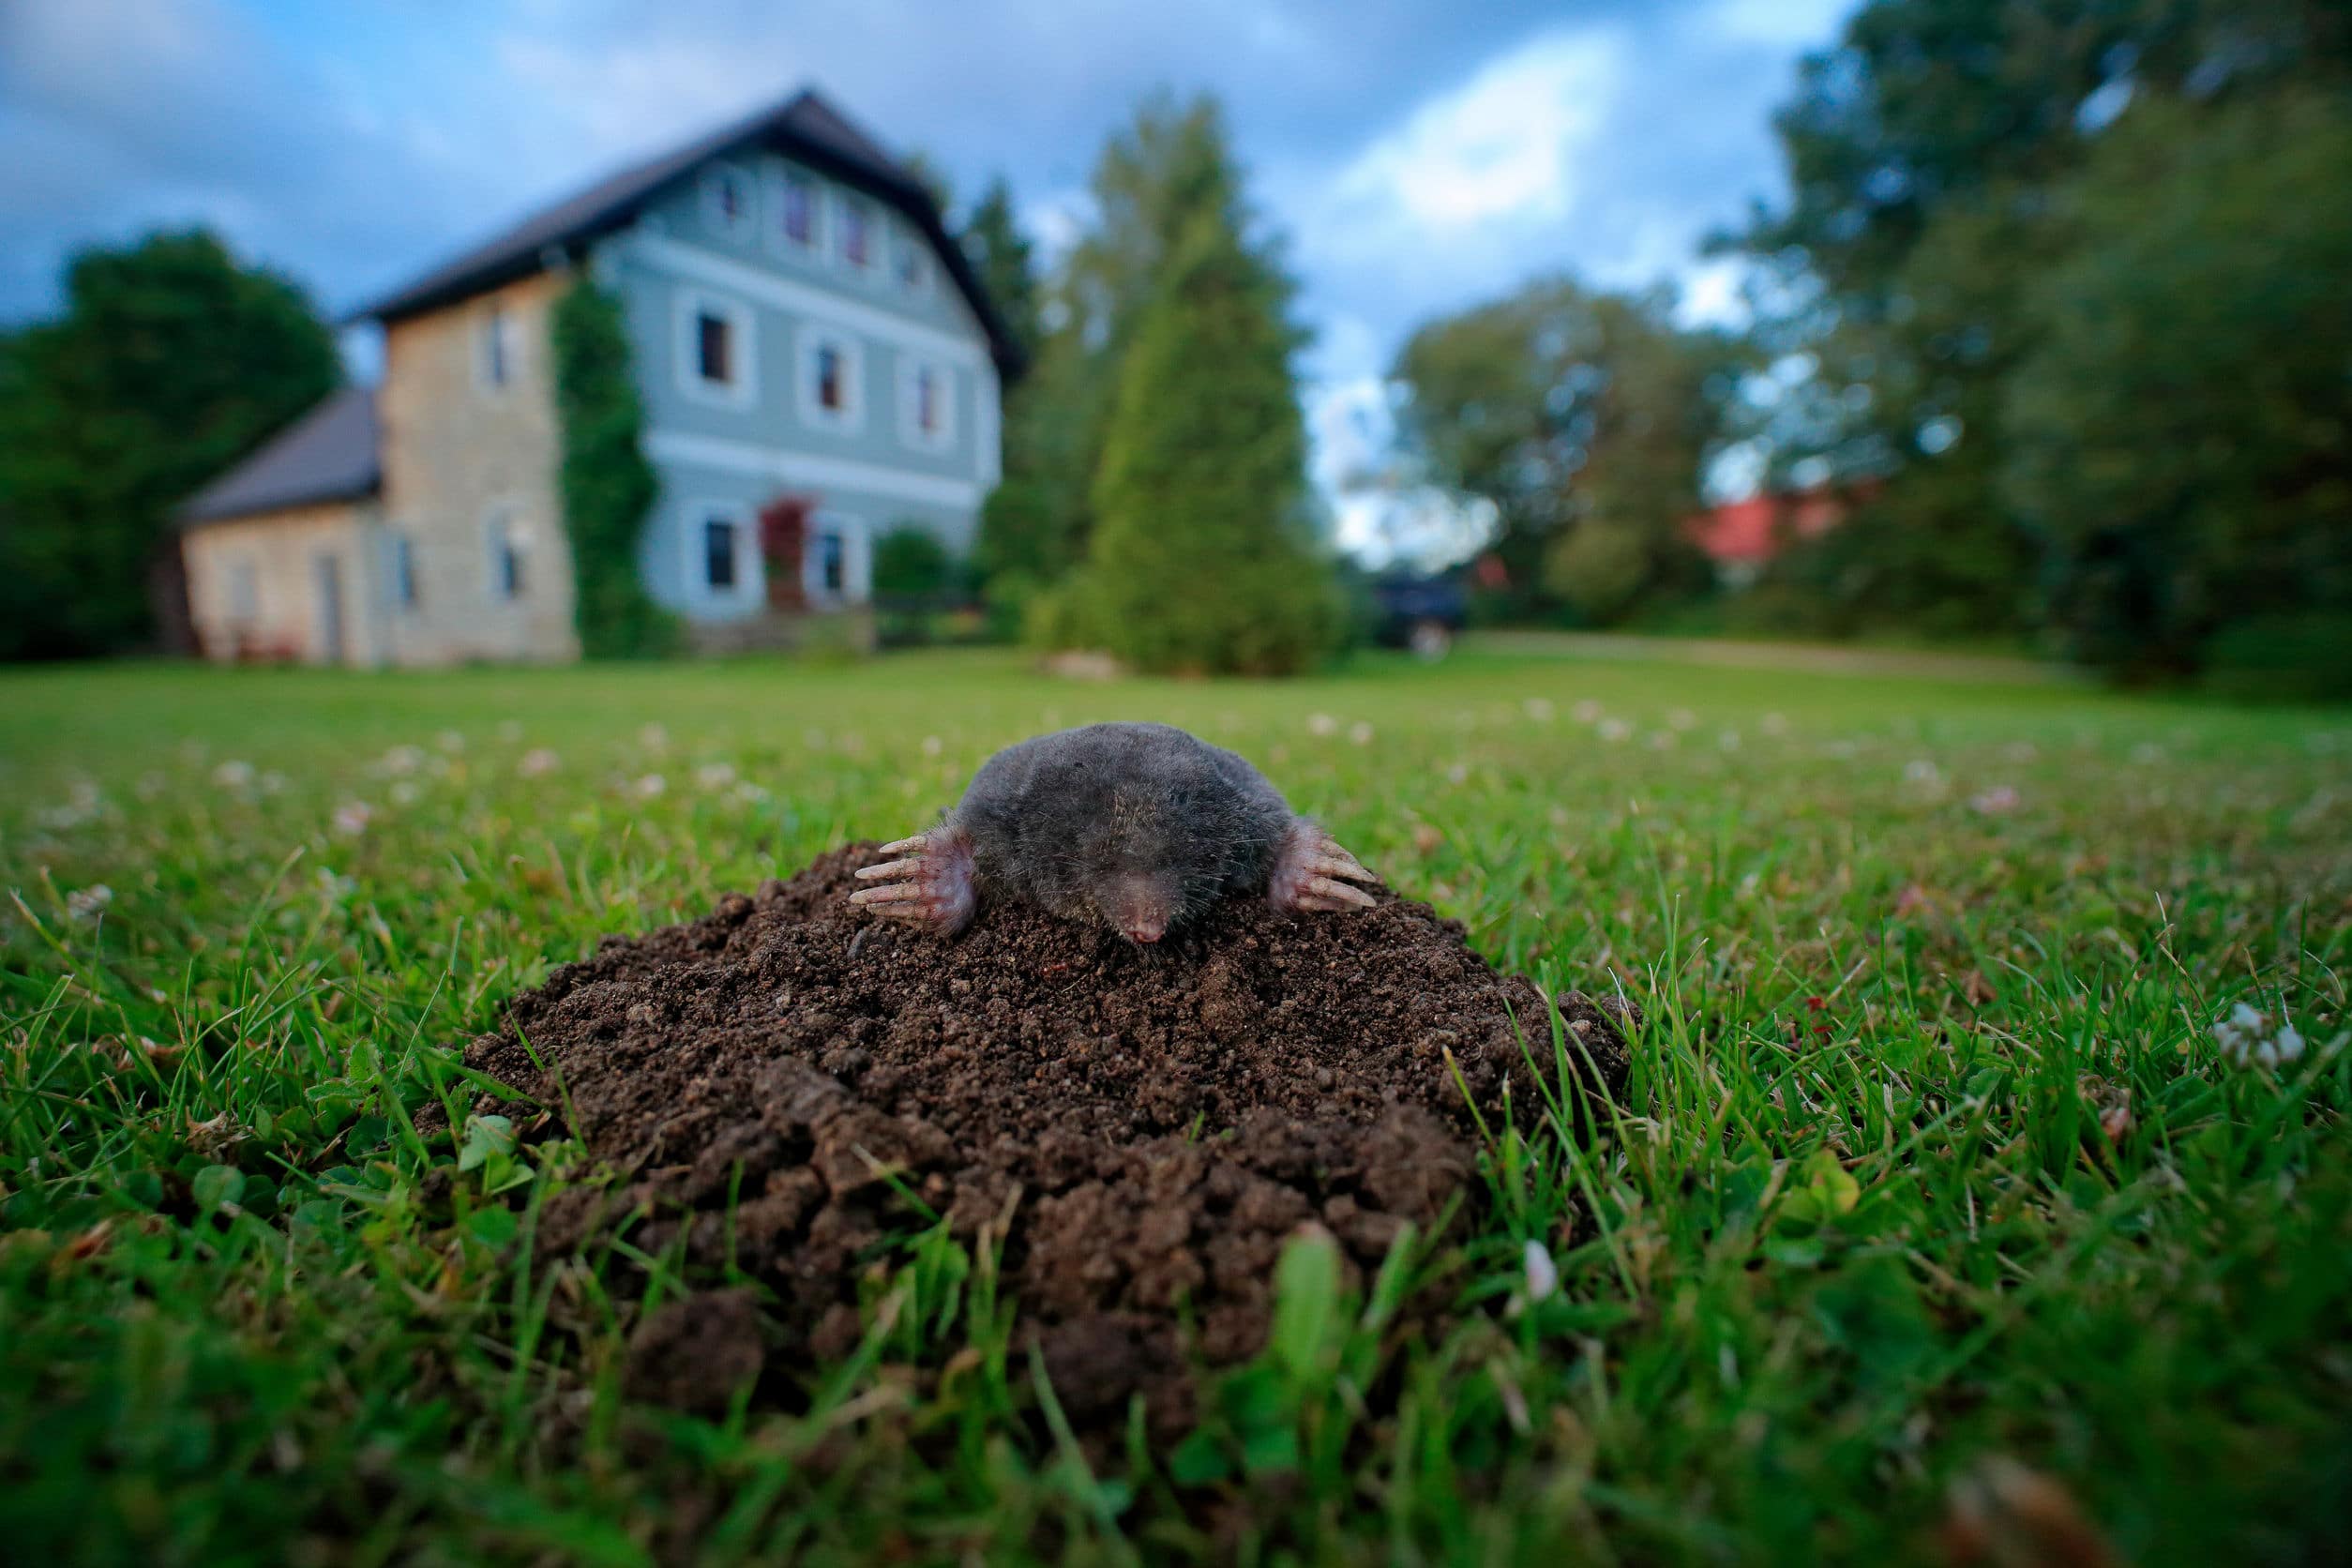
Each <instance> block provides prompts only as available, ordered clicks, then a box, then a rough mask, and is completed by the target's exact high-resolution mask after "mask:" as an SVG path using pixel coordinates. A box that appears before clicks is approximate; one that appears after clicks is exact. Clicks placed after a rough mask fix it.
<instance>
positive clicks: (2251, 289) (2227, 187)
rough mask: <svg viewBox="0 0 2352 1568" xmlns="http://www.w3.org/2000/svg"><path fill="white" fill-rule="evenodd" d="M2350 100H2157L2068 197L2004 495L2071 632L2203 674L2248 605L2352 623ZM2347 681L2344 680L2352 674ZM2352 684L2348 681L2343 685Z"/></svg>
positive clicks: (2113, 656) (2095, 658) (2132, 662)
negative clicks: (2034, 546) (2045, 567)
mask: <svg viewBox="0 0 2352 1568" xmlns="http://www.w3.org/2000/svg"><path fill="white" fill-rule="evenodd" d="M2347 169H2352V108H2347V106H2346V103H2345V100H2344V98H2343V97H2342V96H2341V95H2338V94H2333V93H2320V92H2309V91H2291V92H2286V93H2282V94H2276V95H2272V96H2269V97H2268V98H2260V99H2253V100H2249V101H2245V102H2242V103H2238V104H2232V105H2228V106H2225V107H2223V108H2220V109H2208V108H2205V107H2203V106H2197V105H2189V104H2183V103H2179V102H2175V101H2153V102H2148V103H2146V104H2143V105H2140V106H2138V107H2135V108H2134V109H2133V112H2132V113H2131V114H2130V115H2129V116H2127V117H2126V119H2125V120H2124V121H2122V122H2121V123H2119V124H2118V126H2117V127H2116V128H2115V129H2114V130H2113V131H2112V132H2111V133H2110V134H2109V135H2108V136H2107V137H2106V138H2104V139H2103V143H2102V144H2101V146H2100V147H2099V148H2098V150H2097V152H2096V153H2095V154H2094V156H2093V157H2092V158H2091V159H2090V161H2089V164H2088V167H2087V168H2086V169H2085V170H2084V171H2083V173H2082V174H2081V175H2080V177H2079V178H2077V179H2076V180H2074V181H2073V182H2072V183H2071V184H2070V185H2069V186H2068V187H2067V188H2065V190H2064V191H2063V193H2062V195H2061V197H2060V199H2059V201H2058V215H2057V217H2058V221H2059V222H2061V223H2063V224H2064V225H2065V226H2066V227H2067V229H2068V230H2069V232H2070V235H2071V244H2070V247H2069V249H2068V252H2067V255H2066V258H2065V260H2064V262H2063V263H2062V264H2060V265H2058V266H2057V267H2055V268H2053V269H2051V270H2050V271H2049V272H2048V273H2047V274H2045V275H2044V276H2043V277H2042V278H2041V279H2037V280H2036V281H2035V283H2034V285H2033V287H2032V288H2031V289H2030V290H2028V294H2027V297H2026V306H2027V309H2028V315H2029V318H2030V320H2031V321H2032V322H2033V324H2034V325H2035V327H2036V331H2037V337H2038V340H2037V344H2036V347H2035V348H2034V349H2033V351H2032V352H2031V353H2030V354H2028V355H2027V356H2026V357H2025V359H2024V361H2023V362H2022V363H2021V364H2020V365H2019V367H2018V368H2017V370H2016V372H2015V373H2014V374H2013V376H2012V377H2011V378H2010V379H2009V382H2008V384H2007V385H2006V387H2005V398H2004V403H2003V418H2004V423H2005V426H2006V428H2007V429H2008V430H2009V432H2010V442H2009V449H2008V453H2007V460H2006V463H2005V466H2004V468H2003V471H2002V479H2003V485H2004V493H2005V495H2006V497H2007V498H2008V500H2009V501H2010V502H2011V503H2012V504H2013V505H2014V506H2015V508H2016V510H2017V512H2018V513H2019V515H2020V516H2022V517H2024V518H2026V519H2027V520H2029V521H2030V522H2031V524H2032V525H2033V526H2034V528H2035V529H2036V531H2037V532H2038V534H2039V535H2041V536H2042V537H2043V539H2045V540H2046V541H2047V542H2048V545H2049V558H2050V562H2051V576H2052V597H2051V604H2050V613H2051V618H2052V621H2053V624H2054V625H2055V626H2056V627H2057V628H2058V630H2059V631H2060V632H2061V634H2062V635H2063V636H2064V638H2065V639H2066V641H2067V643H2068V645H2069V647H2070V648H2071V650H2072V651H2073V652H2074V653H2075V654H2076V655H2077V656H2080V657H2083V658H2085V659H2088V660H2089V661H2090V662H2094V663H2099V664H2104V665H2110V666H2115V667H2118V668H2120V669H2123V670H2125V671H2131V672H2140V673H2166V672H2179V671H2190V670H2194V669H2195V668H2197V667H2198V666H2200V665H2201V664H2203V663H2204V662H2205V661H2206V658H2207V655H2208V651H2209V650H2208V644H2209V641H2210V640H2211V639H2212V638H2213V637H2214V636H2215V635H2216V634H2217V633H2219V632H2221V631H2222V630H2223V629H2224V628H2225V627H2227V626H2232V625H2233V624H2237V623H2242V622H2246V621H2249V620H2251V619H2254V618H2255V617H2257V616H2263V617H2276V618H2286V619H2297V620H2304V621H2311V622H2314V623H2316V622H2320V621H2324V620H2326V619H2327V618H2330V617H2332V618H2335V619H2336V623H2337V626H2338V630H2337V631H2336V632H2335V633H2334V634H2333V641H2332V645H2333V646H2334V647H2335V648H2336V649H2337V650H2338V651H2339V652H2340V651H2341V649H2342V648H2343V646H2344V642H2345V641H2346V639H2345V638H2344V633H2343V629H2342V628H2343V626H2344V618H2347V617H2352V526H2348V524H2352V374H2347V361H2346V357H2345V355H2346V349H2345V345H2346V344H2352V290H2347V288H2346V284H2345V280H2346V279H2352V206H2347V205H2346V204H2345V203H2344V202H2343V201H2341V200H2336V199H2331V196H2329V195H2321V194H2320V193H2332V192H2335V191H2336V190H2338V189H2339V188H2340V187H2341V185H2342V183H2343V178H2344V171H2345V170H2347ZM2342 682H2343V685H2344V686H2352V675H2343V676H2342ZM2340 689H2342V687H2340Z"/></svg>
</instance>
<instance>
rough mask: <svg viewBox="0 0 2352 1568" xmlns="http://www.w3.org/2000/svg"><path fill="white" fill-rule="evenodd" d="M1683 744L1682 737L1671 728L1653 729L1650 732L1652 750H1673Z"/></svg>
mask: <svg viewBox="0 0 2352 1568" xmlns="http://www.w3.org/2000/svg"><path fill="white" fill-rule="evenodd" d="M1679 745H1681V736H1680V735H1677V734H1676V733H1675V732H1674V731H1671V730H1653V731H1651V732H1650V749H1651V750H1652V751H1671V750H1673V749H1674V748H1675V747H1676V746H1679Z"/></svg>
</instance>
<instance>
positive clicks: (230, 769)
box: [212, 757, 253, 790]
mask: <svg viewBox="0 0 2352 1568" xmlns="http://www.w3.org/2000/svg"><path fill="white" fill-rule="evenodd" d="M212 781H213V782H214V783H215V784H217V785H219V787H220V788H221V789H224V790H242V789H244V788H245V787H246V786H247V785H249V784H250V783H252V782H253V764H252V763H250V762H241V761H237V760H236V759H235V758H234V757H233V758H231V759H230V760H229V761H225V762H223V763H221V764H220V765H219V767H216V768H214V769H213V770H212Z"/></svg>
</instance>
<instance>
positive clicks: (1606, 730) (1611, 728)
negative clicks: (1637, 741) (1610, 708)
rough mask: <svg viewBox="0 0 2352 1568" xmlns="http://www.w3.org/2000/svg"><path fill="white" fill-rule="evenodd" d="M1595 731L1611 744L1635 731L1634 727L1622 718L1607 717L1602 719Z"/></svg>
mask: <svg viewBox="0 0 2352 1568" xmlns="http://www.w3.org/2000/svg"><path fill="white" fill-rule="evenodd" d="M1593 732H1594V733H1595V734H1597V735H1599V736H1600V737H1601V738H1602V739H1603V740H1605V741H1607V742H1608V743H1609V744H1610V745H1612V746H1614V745H1616V744H1617V743H1618V742H1619V741H1621V740H1623V739H1624V738H1625V737H1626V736H1628V735H1630V734H1632V733H1633V732H1634V727H1633V726H1632V725H1630V724H1628V723H1626V722H1625V721H1624V720H1623V719H1621V718H1605V719H1603V720H1601V723H1600V726H1599V728H1598V729H1596V730H1595V731H1593Z"/></svg>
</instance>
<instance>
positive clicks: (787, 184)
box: [776, 170, 817, 250]
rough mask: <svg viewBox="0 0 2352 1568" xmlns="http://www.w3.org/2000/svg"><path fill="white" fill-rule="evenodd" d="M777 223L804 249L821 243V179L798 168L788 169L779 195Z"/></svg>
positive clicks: (813, 247) (787, 237)
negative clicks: (818, 226) (818, 186)
mask: <svg viewBox="0 0 2352 1568" xmlns="http://www.w3.org/2000/svg"><path fill="white" fill-rule="evenodd" d="M777 204H778V211H777V216H776V222H777V224H778V225H779V226H780V227H781V228H782V229H783V231H784V237H785V238H786V239H787V240H789V241H791V242H792V244H794V245H796V246H798V247H800V248H801V249H803V250H813V249H816V245H817V182H816V181H815V180H813V179H811V178H809V177H808V176H807V174H804V173H800V172H799V171H798V170H792V171H790V172H788V173H786V174H785V176H784V182H783V188H782V189H781V191H780V192H779V193H778V198H777Z"/></svg>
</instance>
